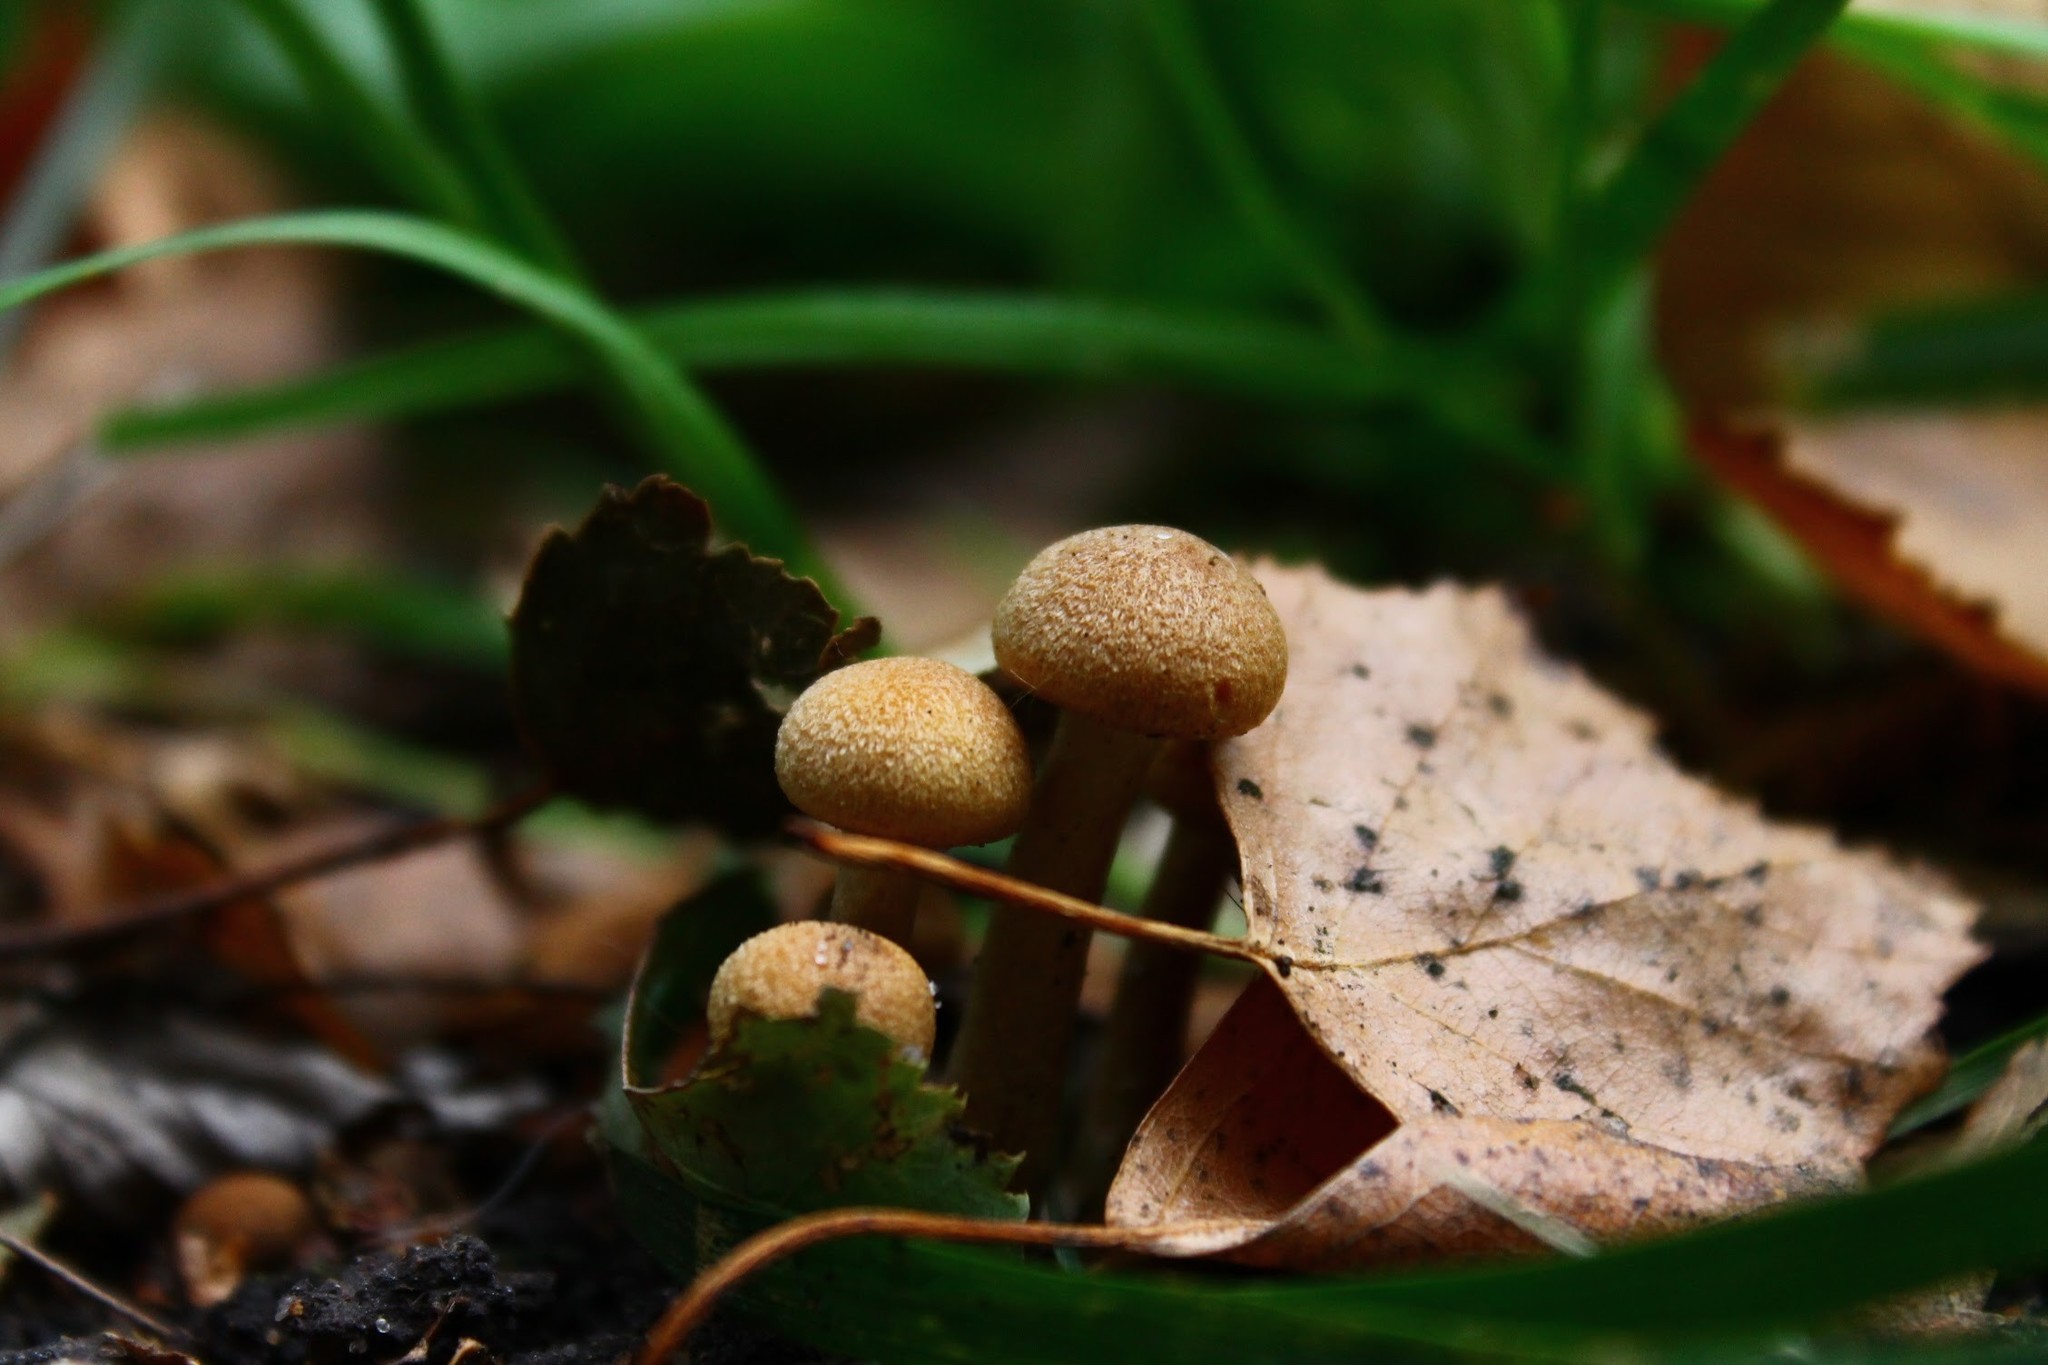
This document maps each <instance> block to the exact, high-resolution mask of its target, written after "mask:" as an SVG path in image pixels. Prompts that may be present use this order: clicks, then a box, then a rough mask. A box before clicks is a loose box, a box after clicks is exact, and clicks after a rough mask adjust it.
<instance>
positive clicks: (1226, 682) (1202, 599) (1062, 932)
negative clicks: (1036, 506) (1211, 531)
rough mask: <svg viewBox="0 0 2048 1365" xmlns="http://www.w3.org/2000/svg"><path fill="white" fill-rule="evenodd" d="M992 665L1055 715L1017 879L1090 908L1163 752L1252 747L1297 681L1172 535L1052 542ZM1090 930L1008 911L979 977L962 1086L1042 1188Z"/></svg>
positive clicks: (1248, 609) (1019, 585)
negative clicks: (1180, 744) (1242, 739)
mask: <svg viewBox="0 0 2048 1365" xmlns="http://www.w3.org/2000/svg"><path fill="white" fill-rule="evenodd" d="M994 644H995V653H996V660H997V662H998V663H1000V664H1001V665H1002V666H1003V668H1004V669H1005V670H1006V671H1008V672H1009V673H1010V674H1011V675H1012V676H1014V677H1015V678H1016V679H1017V680H1018V681H1019V682H1020V683H1022V684H1023V685H1024V686H1026V687H1027V688H1030V689H1031V690H1032V691H1034V692H1036V693H1037V694H1038V695H1039V696H1041V697H1043V698H1045V699H1046V700H1047V701H1050V702H1052V703H1054V704H1055V705H1057V706H1059V707H1060V708H1061V716H1060V720H1059V724H1058V727H1057V728H1056V729H1055V731H1054V734H1053V741H1052V747H1051V749H1050V751H1049V752H1048V754H1047V756H1046V761H1045V768H1044V770H1043V771H1042V772H1041V773H1040V774H1039V778H1038V786H1037V789H1036V791H1035V792H1034V793H1033V795H1032V800H1031V810H1030V813H1029V814H1028V815H1027V816H1026V817H1025V822H1024V826H1023V828H1022V829H1021V830H1020V831H1019V832H1018V835H1017V843H1016V846H1015V848H1014V850H1013V852H1012V854H1011V858H1010V871H1011V873H1012V874H1014V875H1016V876H1018V877H1021V878H1023V879H1024V880H1026V881H1031V882H1036V883H1038V884H1039V885H1041V886H1047V887H1051V888H1053V889H1055V890H1059V891H1064V892H1067V893H1068V894H1070V895H1074V896H1079V897H1082V898H1083V899H1086V900H1097V899H1100V897H1101V895H1102V889H1103V885H1104V883H1105V882H1106V881H1107V879H1108V875H1109V865H1110V861H1111V859H1112V858H1113V857H1114V856H1115V854H1116V846H1117V841H1118V838H1119V837H1120V836H1121V834H1122V832H1123V826H1124V823H1125V820H1126V819H1127V818H1128V816H1129V813H1130V808H1131V806H1132V804H1133V803H1134V802H1135V801H1136V800H1137V797H1138V793H1139V792H1140V790H1141V789H1142V787H1143V785H1144V781H1145V775H1146V771H1147V769H1148V768H1149V767H1150V765H1151V763H1152V761H1153V759H1154V757H1155V755H1156V753H1157V751H1158V748H1159V746H1160V744H1161V743H1162V742H1163V741H1165V740H1169V739H1174V740H1211V739H1217V738H1221V737H1224V736H1228V735H1238V734H1243V733H1244V732H1245V731H1247V730H1249V729H1251V728H1252V727H1253V726H1255V725H1257V724H1258V723H1259V722H1260V721H1262V720H1264V719H1265V718H1266V715H1267V713H1269V712H1270V711H1271V710H1272V709H1273V707H1274V706H1275V705H1276V704H1277V703H1278V701H1279V700H1280V692H1281V689H1282V688H1283V687H1284V686H1285V685H1286V681H1287V638H1286V634H1285V632H1284V631H1283V629H1282V628H1281V625H1280V618H1279V615H1278V614H1277V613H1276V612H1275V611H1274V610H1273V606H1272V603H1270V602H1268V601H1267V600H1266V593H1265V589H1263V588H1262V587H1260V586H1259V583H1258V580H1257V579H1255V578H1253V577H1252V576H1251V574H1250V573H1248V572H1246V570H1245V569H1244V568H1243V566H1241V565H1240V564H1238V563H1237V562H1236V561H1235V560H1233V559H1232V558H1231V557H1230V556H1229V555H1227V554H1225V553H1224V552H1223V551H1222V550H1219V549H1217V548H1216V547H1215V546H1213V545H1211V544H1209V543H1208V542H1207V541H1205V540H1202V539H1200V538H1198V537H1196V536H1192V535H1189V534H1188V533H1187V532H1185V531H1176V530H1172V529H1170V528H1168V527H1163V526H1112V527H1107V528H1104V529H1102V530H1097V531H1086V532H1083V533H1082V534H1080V535H1076V536H1070V537H1068V538H1067V539H1065V540H1062V541H1059V542H1058V543H1056V544H1054V545H1051V546H1048V547H1047V548H1046V549H1044V550H1043V551H1041V552H1040V553H1039V554H1038V556H1037V557H1036V558H1035V559H1033V560H1032V561H1031V562H1030V563H1029V564H1028V565H1026V566H1025V568H1024V572H1023V573H1022V574H1020V575H1019V576H1018V578H1017V581H1016V582H1015V583H1014V584H1013V585H1012V586H1011V588H1010V591H1009V592H1008V594H1006V595H1005V596H1004V598H1003V600H1002V602H1001V604H1000V605H998V606H997V608H996V619H995V631H994ZM1087 949H1088V933H1087V931H1086V930H1084V929H1082V928H1081V927H1079V926H1078V925H1076V924H1074V923H1073V922H1072V921H1069V920H1054V919H1049V918H1047V917H1046V916H1043V915H1039V914H1034V913H1032V912H1029V911H1023V910H1018V909H1016V908H1014V907H1008V906H999V907H997V909H996V911H995V914H994V916H993V917H992V918H991V920H990V923H989V930H988V935H987V937H986V938H985V939H984V940H983V943H982V951H981V958H980V960H979V961H978V962H977V963H976V966H975V976H974V993H973V996H972V997H971V999H970V1000H969V1002H968V1007H967V1015H966V1019H965V1022H964V1023H963V1025H962V1027H961V1037H960V1045H959V1051H958V1053H957V1054H956V1055H957V1060H956V1064H955V1073H956V1075H957V1078H958V1079H959V1081H960V1082H961V1084H962V1087H963V1088H964V1089H965V1090H966V1092H967V1119H968V1122H969V1123H970V1124H972V1125H974V1126H975V1127H977V1128H980V1129H981V1130H983V1131H984V1132H986V1133H988V1134H989V1135H990V1136H991V1137H992V1138H993V1139H994V1141H995V1143H996V1145H997V1146H998V1147H1000V1148H1002V1149H1003V1150H1005V1151H1013V1152H1022V1153H1023V1154H1024V1164H1023V1166H1022V1167H1021V1168H1020V1170H1019V1174H1018V1179H1019V1182H1020V1184H1022V1185H1023V1186H1024V1187H1026V1188H1031V1189H1036V1188H1038V1187H1039V1186H1040V1185H1041V1184H1042V1182H1043V1180H1044V1177H1045V1175H1046V1174H1047V1171H1048V1169H1049V1162H1050V1159H1051V1157H1052V1151H1051V1148H1052V1147H1053V1145H1054V1138H1055V1135H1056V1134H1057V1132H1058V1124H1059V1107H1058V1106H1059V1097H1060V1094H1061V1093H1062V1089H1063V1086H1064V1083H1065V1078H1066V1067H1067V1052H1068V1046H1069V1043H1070V1041H1071V1038H1072V1033H1073V1024H1074V1012H1075V1008H1076V1006H1077V1004H1078V1001H1079V998H1080V989H1081V975H1082V969H1083V966H1084V964H1085V960H1086V956H1087Z"/></svg>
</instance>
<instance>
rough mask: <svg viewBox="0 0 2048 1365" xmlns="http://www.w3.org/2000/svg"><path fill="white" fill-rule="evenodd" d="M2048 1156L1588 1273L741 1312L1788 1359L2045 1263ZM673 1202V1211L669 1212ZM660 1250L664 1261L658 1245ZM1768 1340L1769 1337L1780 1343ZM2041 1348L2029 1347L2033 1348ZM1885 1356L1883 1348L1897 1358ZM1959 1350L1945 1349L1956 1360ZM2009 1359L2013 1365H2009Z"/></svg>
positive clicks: (659, 1192) (974, 1332)
mask: <svg viewBox="0 0 2048 1365" xmlns="http://www.w3.org/2000/svg"><path fill="white" fill-rule="evenodd" d="M615 1170H616V1171H617V1172H618V1173H619V1176H620V1177H621V1179H622V1182H623V1185H622V1193H623V1194H624V1195H625V1196H626V1197H625V1198H624V1199H622V1207H623V1208H625V1210H626V1212H627V1215H628V1217H629V1218H631V1219H633V1220H634V1222H635V1226H636V1227H637V1228H638V1229H639V1230H640V1231H641V1234H642V1235H643V1236H644V1237H645V1238H646V1239H647V1240H648V1241H649V1243H650V1245H652V1246H653V1247H654V1248H655V1249H656V1251H657V1254H667V1255H668V1256H670V1257H671V1258H672V1259H673V1258H674V1257H675V1254H676V1253H678V1252H680V1253H681V1256H680V1261H676V1262H674V1263H676V1264H677V1268H678V1269H679V1270H682V1269H684V1268H685V1267H686V1265H687V1262H688V1260H689V1258H690V1255H691V1253H692V1252H693V1251H694V1243H692V1245H691V1246H689V1247H682V1246H679V1245H675V1242H676V1236H677V1231H678V1230H679V1229H680V1228H681V1227H682V1226H683V1225H684V1220H683V1219H681V1218H678V1217H676V1216H675V1212H676V1210H675V1207H674V1206H675V1205H676V1203H677V1202H678V1201H679V1200H682V1198H683V1192H682V1191H681V1190H680V1188H679V1187H678V1186H677V1185H676V1183H675V1181H674V1178H673V1177H663V1176H662V1175H661V1174H660V1173H658V1172H655V1171H653V1169H652V1168H649V1167H642V1168H641V1169H639V1170H635V1169H634V1168H633V1163H632V1162H631V1160H630V1158H628V1159H626V1160H625V1161H617V1160H616V1159H615ZM2044 1195H2048V1142H2044V1141H2036V1142H2034V1143H2031V1144H2029V1145H2028V1146H2026V1147H2022V1148H2018V1149H2015V1150H2011V1151H2007V1152H2005V1153H2003V1154H2001V1155H1999V1156H1997V1157H1993V1158H1991V1159H1988V1160H1985V1161H1982V1162H1979V1163H1976V1164H1973V1165H1970V1166H1965V1167H1958V1168H1953V1169H1950V1170H1947V1171H1944V1172H1941V1173H1938V1174H1934V1175H1929V1176H1925V1177H1922V1178H1919V1179H1916V1180H1913V1181H1910V1182H1902V1183H1900V1184H1897V1185H1894V1186H1890V1187H1887V1188H1885V1189H1882V1190H1879V1191H1876V1192H1874V1193H1871V1194H1867V1195H1861V1196H1853V1197H1848V1198H1842V1199H1836V1200H1831V1201H1828V1202H1825V1203H1818V1204H1812V1205H1807V1206H1804V1207H1800V1208H1794V1209H1790V1210H1786V1211H1783V1212H1779V1213H1775V1214H1770V1215H1766V1216H1759V1217H1755V1218H1751V1219H1748V1220H1745V1221H1740V1222H1736V1223H1729V1224H1723V1225H1719V1226H1716V1227H1713V1228H1710V1229H1707V1230H1705V1231H1702V1232H1699V1233H1695V1234H1691V1235H1688V1236H1684V1237H1678V1238H1673V1239H1670V1240H1666V1241H1661V1242H1654V1243H1648V1244H1644V1245H1641V1246H1637V1247H1632V1248H1627V1249H1623V1250H1618V1251H1614V1252H1609V1253H1605V1254H1601V1255H1597V1256H1594V1257H1592V1258H1589V1259H1585V1260H1564V1259H1557V1260H1548V1261H1540V1262H1524V1263H1518V1264H1510V1265H1506V1266H1500V1267H1489V1268H1481V1269H1475V1270H1462V1271H1450V1272H1444V1271H1438V1272H1435V1273H1420V1274H1418V1273H1409V1274H1391V1275H1380V1276H1358V1277H1350V1278H1343V1279H1336V1278H1309V1279H1296V1280H1264V1281H1259V1280H1243V1279H1227V1278H1226V1279H1218V1278H1206V1279H1205V1278H1196V1277H1193V1276H1190V1275H1188V1274H1186V1273H1184V1272H1183V1273H1173V1272H1172V1271H1171V1270H1170V1269H1169V1270H1166V1271H1164V1272H1163V1273H1155V1274H1147V1275H1138V1274H1131V1273H1120V1272H1110V1273H1094V1274H1087V1275H1075V1274H1071V1273H1068V1272H1065V1271H1063V1270H1060V1269H1057V1268H1055V1267H1053V1266H1050V1265H1047V1264H1044V1263H1042V1262H1035V1261H1031V1260H1027V1259H1025V1258H1022V1257H1018V1256H1012V1255H1003V1254H999V1253H995V1252H990V1251H983V1250H973V1249H968V1248H964V1247H946V1246H933V1245H929V1244H919V1243H904V1242H877V1241H865V1242H849V1243H842V1244H838V1245H828V1246H823V1247H818V1248H815V1249H813V1250H811V1251H808V1252H806V1253H804V1254H803V1255H801V1256H799V1257H797V1258H796V1259H795V1260H793V1261H792V1262H789V1263H786V1264H784V1265H782V1266H780V1267H777V1268H776V1269H774V1270H772V1271H769V1272H767V1273H766V1274H764V1275H763V1276H762V1277H761V1279H760V1280H759V1281H757V1282H756V1283H755V1284H754V1285H752V1286H750V1287H749V1289H748V1290H747V1291H746V1293H745V1295H744V1298H745V1300H746V1302H747V1303H748V1305H749V1307H750V1308H751V1310H752V1311H754V1312H756V1313H768V1314H771V1315H773V1316H774V1319H775V1320H776V1321H777V1322H778V1323H779V1325H780V1326H781V1328H782V1330H784V1331H786V1332H790V1333H792V1334H796V1335H799V1336H801V1337H803V1338H804V1339H807V1340H810V1341H812V1342H814V1343H817V1344H822V1345H827V1346H829V1347H830V1348H831V1349H833V1350H836V1351H840V1352H845V1353H851V1354H855V1355H861V1356H869V1357H874V1358H880V1359H888V1360H924V1359H949V1360H967V1359H1002V1360H1009V1361H1047V1362H1052V1361H1061V1362H1072V1363H1073V1365H1081V1363H1082V1362H1097V1361H1100V1362H1112V1361H1125V1360H1130V1359H1132V1358H1146V1359H1161V1360H1176V1361H1181V1360H1184V1361H1189V1362H1208V1361H1217V1362H1222V1361H1231V1362H1243V1361H1275V1362H1277V1361H1282V1360H1340V1359H1342V1360H1353V1359H1355V1360H1368V1359H1369V1360H1378V1361H1410V1360H1439V1361H1440V1360H1446V1359H1465V1358H1471V1357H1472V1356H1474V1355H1478V1356H1481V1357H1482V1358H1485V1359H1488V1360H1501V1359H1503V1358H1506V1359H1517V1358H1519V1359H1549V1360H1588V1359H1605V1360H1633V1361H1643V1362H1652V1361H1668V1362H1672V1363H1673V1365H1677V1362H1681V1361H1683V1362H1689V1363H1690V1365H1706V1362H1721V1361H1727V1362H1734V1361H1747V1360H1757V1359H1770V1358H1779V1357H1780V1354H1781V1348H1783V1347H1785V1346H1790V1345H1793V1344H1795V1343H1793V1342H1788V1341H1786V1340H1784V1338H1783V1336H1782V1335H1781V1334H1783V1333H1785V1332H1787V1331H1790V1330H1797V1329H1802V1328H1806V1327H1817V1328H1825V1327H1827V1326H1828V1325H1830V1324H1833V1325H1835V1326H1836V1328H1837V1330H1840V1329H1839V1323H1840V1315H1841V1314H1842V1313H1844V1312H1846V1311H1848V1310H1850V1309H1853V1308H1855V1307H1857V1306H1859V1305H1862V1304H1865V1303H1869V1302H1872V1301H1875V1300H1877V1299H1880V1298H1883V1297H1885V1296H1888V1295H1891V1294H1896V1293H1899V1292H1903V1291H1906V1290H1909V1289H1912V1288H1916V1287H1919V1286H1923V1285H1927V1284H1930V1283H1936V1282H1939V1281H1941V1280H1943V1279H1946V1278H1949V1277H1951V1276H1953V1275H1955V1274H1957V1273H1959V1272H1963V1271H1966V1270H1969V1269H1972V1268H1981V1267H1992V1266H1998V1267H2007V1268H2013V1269H2022V1268H2026V1267H2031V1266H2038V1265H2042V1264H2048V1220H2043V1219H2042V1218H2040V1217H2039V1214H2038V1210H2039V1208H2040V1207H2041V1204H2042V1201H2043V1198H2044ZM665 1205H666V1206H667V1207H666V1208H665V1207H664V1206H665ZM665 1249H666V1250H665ZM1774 1334H1780V1335H1775V1336H1774ZM1796 1345H1797V1346H1798V1348H1799V1349H1798V1350H1797V1353H1796V1354H1794V1355H1791V1356H1788V1357H1785V1358H1790V1359H1798V1360H1807V1361H1814V1362H1821V1361H1840V1362H1848V1361H1865V1362H1872V1363H1873V1365H1874V1363H1875V1362H1880V1361H1886V1360H1891V1361H1896V1362H1899V1363H1900V1365H1904V1362H1906V1361H1915V1360H1940V1359H1956V1360H1959V1361H1960V1360H1969V1359H1971V1358H1973V1357H1976V1356H1978V1355H1979V1353H1980V1352H1981V1358H1982V1359H1985V1360H1996V1359H2008V1358H2011V1355H2012V1353H2011V1352H2009V1351H2008V1350H2007V1349H2006V1343H2004V1342H2000V1341H1997V1340H1992V1341H1988V1342H1983V1341H1980V1342H1975V1343H1969V1344H1963V1343H1941V1345H1940V1351H1939V1352H1938V1353H1936V1354H1933V1355H1928V1354H1916V1351H1918V1350H1919V1349H1920V1348H1919V1347H1918V1346H1917V1345H1910V1344H1909V1345H1904V1346H1890V1347H1888V1346H1884V1345H1873V1344H1870V1343H1867V1342H1857V1341H1855V1340H1853V1339H1852V1340H1847V1341H1841V1342H1838V1343H1835V1344H1832V1345H1831V1344H1830V1343H1827V1342H1826V1341H1824V1340H1823V1341H1820V1342H1815V1341H1812V1340H1810V1339H1802V1340H1799V1341H1797V1343H1796ZM2032 1345H2033V1346H2034V1348H2035V1349H2038V1342H2036V1343H2032ZM1895 1352H1896V1353H1895ZM1950 1352H1954V1353H1956V1354H1954V1355H1950V1354H1949V1353H1950ZM2021 1358H2024V1355H2023V1354H2022V1356H2021Z"/></svg>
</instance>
